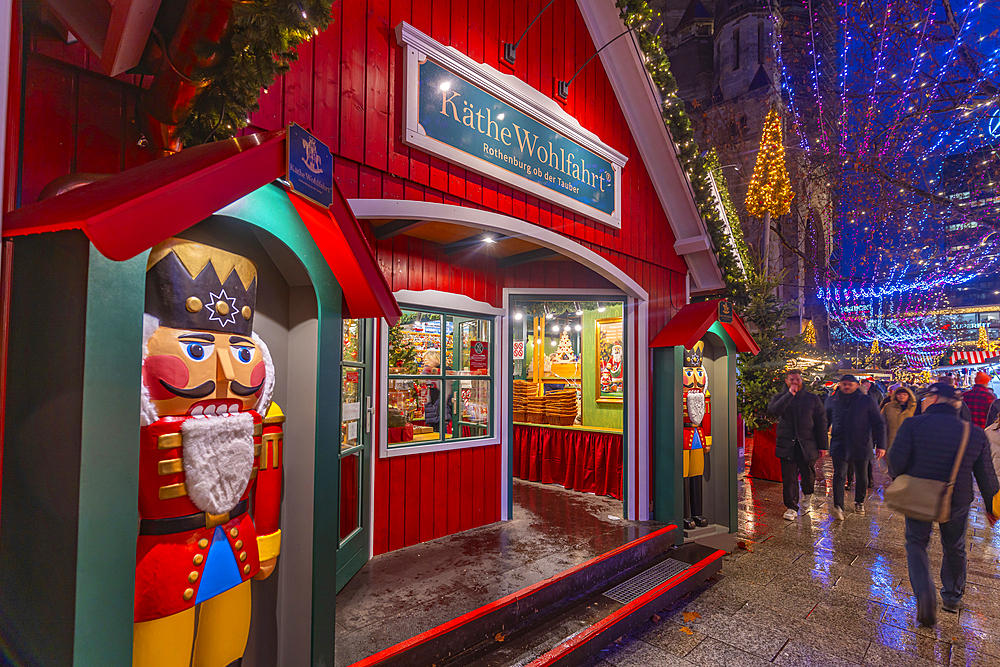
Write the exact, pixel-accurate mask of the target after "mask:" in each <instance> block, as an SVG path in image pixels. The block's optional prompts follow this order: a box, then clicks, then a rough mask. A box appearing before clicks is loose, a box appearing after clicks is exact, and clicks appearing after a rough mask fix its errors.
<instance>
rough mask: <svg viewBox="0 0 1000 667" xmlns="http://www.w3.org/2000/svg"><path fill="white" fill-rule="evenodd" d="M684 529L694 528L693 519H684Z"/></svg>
mask: <svg viewBox="0 0 1000 667" xmlns="http://www.w3.org/2000/svg"><path fill="white" fill-rule="evenodd" d="M684 530H694V519H693V518H691V519H684Z"/></svg>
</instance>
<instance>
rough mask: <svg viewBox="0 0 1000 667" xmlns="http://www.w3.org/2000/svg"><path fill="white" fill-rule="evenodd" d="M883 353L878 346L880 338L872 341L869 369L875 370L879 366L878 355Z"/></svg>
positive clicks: (869, 353)
mask: <svg viewBox="0 0 1000 667" xmlns="http://www.w3.org/2000/svg"><path fill="white" fill-rule="evenodd" d="M880 352H881V350H880V349H879V346H878V338H876V339H875V340H873V341H872V349H871V350H870V351H869V352H868V363H867V364H865V365H866V366H867V367H868V368H875V367H876V366H877V364H878V355H879V353H880Z"/></svg>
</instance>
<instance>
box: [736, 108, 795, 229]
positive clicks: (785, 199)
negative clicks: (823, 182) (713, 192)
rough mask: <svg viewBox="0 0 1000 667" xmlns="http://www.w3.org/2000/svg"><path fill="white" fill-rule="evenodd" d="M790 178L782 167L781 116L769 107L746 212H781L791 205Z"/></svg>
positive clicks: (783, 149) (758, 214) (762, 214)
mask: <svg viewBox="0 0 1000 667" xmlns="http://www.w3.org/2000/svg"><path fill="white" fill-rule="evenodd" d="M794 196H795V194H794V193H793V192H792V185H791V182H790V181H789V180H788V170H787V169H786V168H785V147H784V145H782V143H781V116H779V115H778V110H777V109H775V108H772V109H771V110H770V111H769V112H768V113H767V118H766V119H765V120H764V131H763V135H762V136H761V139H760V150H759V151H758V153H757V164H756V165H755V166H754V168H753V176H751V178H750V189H749V190H748V191H747V198H746V207H747V213H749V214H750V215H754V216H757V217H766V216H767V215H768V214H770V215H784V214H786V213H788V211H789V210H790V209H791V204H792V197H794Z"/></svg>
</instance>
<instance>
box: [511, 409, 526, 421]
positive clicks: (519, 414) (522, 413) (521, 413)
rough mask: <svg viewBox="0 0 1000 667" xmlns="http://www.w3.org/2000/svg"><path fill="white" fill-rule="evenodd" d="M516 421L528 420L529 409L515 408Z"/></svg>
mask: <svg viewBox="0 0 1000 667" xmlns="http://www.w3.org/2000/svg"><path fill="white" fill-rule="evenodd" d="M514 421H516V422H522V423H523V422H526V421H528V411H527V410H514Z"/></svg>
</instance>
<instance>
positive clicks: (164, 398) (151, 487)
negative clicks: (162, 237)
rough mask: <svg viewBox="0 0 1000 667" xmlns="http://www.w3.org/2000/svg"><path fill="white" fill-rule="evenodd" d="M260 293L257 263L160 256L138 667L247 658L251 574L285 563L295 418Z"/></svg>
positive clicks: (149, 325)
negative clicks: (283, 521)
mask: <svg viewBox="0 0 1000 667" xmlns="http://www.w3.org/2000/svg"><path fill="white" fill-rule="evenodd" d="M256 296H257V268H256V266H255V265H254V264H253V263H252V262H251V261H250V260H248V259H246V258H244V257H240V256H239V255H234V254H232V253H229V252H226V251H224V250H220V249H218V248H212V247H210V246H206V245H203V244H200V243H193V242H191V241H185V240H182V239H170V240H168V241H166V242H164V243H162V244H160V245H158V246H157V247H155V248H153V250H152V251H151V252H150V255H149V261H148V263H147V265H146V308H145V310H146V312H145V315H144V316H143V364H142V379H143V382H142V415H141V423H142V429H141V436H140V442H139V448H140V454H139V518H140V521H139V537H138V542H137V549H136V571H135V619H134V623H135V625H134V626H133V648H132V651H133V652H132V664H133V665H134V667H174V666H176V667H181V666H184V667H187V666H188V665H193V666H194V667H225V666H227V665H231V664H239V661H240V660H241V658H242V656H243V651H244V649H245V648H246V643H247V634H248V631H249V628H250V580H251V579H264V578H266V577H267V576H269V575H270V574H271V572H272V571H273V570H274V567H275V563H276V562H277V557H278V551H279V547H280V540H281V531H280V530H279V529H278V518H279V510H280V500H281V459H282V456H281V448H282V422H284V417H283V416H282V414H281V411H280V410H279V409H278V407H277V406H276V405H275V404H273V403H271V393H272V391H273V389H274V365H273V364H272V363H271V357H270V354H269V353H268V350H267V347H266V346H265V345H264V342H263V341H262V340H261V339H260V338H259V337H258V336H257V335H256V334H255V333H253V317H254V312H255V307H256ZM262 415H263V417H262Z"/></svg>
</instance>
